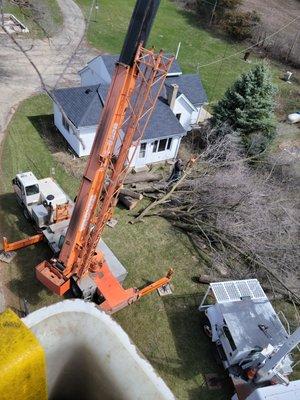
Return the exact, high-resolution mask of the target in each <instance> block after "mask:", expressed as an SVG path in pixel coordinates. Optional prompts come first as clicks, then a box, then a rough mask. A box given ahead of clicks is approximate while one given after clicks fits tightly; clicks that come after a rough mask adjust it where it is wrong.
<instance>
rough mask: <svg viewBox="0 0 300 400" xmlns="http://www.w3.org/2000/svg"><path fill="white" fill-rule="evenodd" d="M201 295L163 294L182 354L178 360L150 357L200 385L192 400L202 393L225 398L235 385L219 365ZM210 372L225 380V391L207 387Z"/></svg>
mask: <svg viewBox="0 0 300 400" xmlns="http://www.w3.org/2000/svg"><path fill="white" fill-rule="evenodd" d="M201 297H202V296H200V295H199V294H196V295H193V294H188V295H180V296H173V295H172V296H170V297H165V298H163V304H164V308H165V311H166V314H167V317H168V321H169V325H170V330H171V332H172V335H173V340H174V343H175V346H176V352H177V354H178V358H177V359H176V360H174V359H171V358H169V357H168V354H165V357H163V358H157V357H152V358H150V362H151V363H152V364H153V366H154V367H155V368H157V369H158V370H160V371H165V372H167V373H168V374H170V373H171V374H172V375H173V376H175V377H178V378H179V379H184V380H194V381H195V382H196V386H198V385H199V387H198V388H196V389H191V391H190V392H189V399H190V400H196V399H199V398H202V396H203V398H205V399H216V398H218V400H222V399H224V400H225V399H227V398H228V397H229V395H230V394H231V392H232V388H231V386H230V381H229V379H228V378H227V376H226V374H225V372H224V370H223V369H222V368H221V367H219V366H218V365H217V361H216V359H215V357H214V355H213V354H214V346H213V344H212V343H211V342H210V341H209V339H208V338H207V336H206V335H205V334H204V332H203V329H202V325H203V316H202V314H200V313H199V311H198V306H199V304H200V301H201ZM207 373H217V374H218V375H219V377H220V379H221V381H222V384H223V390H222V391H217V390H209V389H208V388H207V387H206V385H205V384H204V383H203V382H204V381H203V379H204V374H207Z"/></svg>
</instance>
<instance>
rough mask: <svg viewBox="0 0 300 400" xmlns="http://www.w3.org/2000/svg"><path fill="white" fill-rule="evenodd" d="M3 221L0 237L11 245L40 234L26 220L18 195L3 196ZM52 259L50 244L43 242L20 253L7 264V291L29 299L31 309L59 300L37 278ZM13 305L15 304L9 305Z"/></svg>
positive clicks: (0, 202) (0, 212)
mask: <svg viewBox="0 0 300 400" xmlns="http://www.w3.org/2000/svg"><path fill="white" fill-rule="evenodd" d="M0 221H1V227H0V234H1V235H4V236H6V237H7V238H8V241H9V242H14V241H17V240H20V239H21V238H24V237H26V236H31V235H34V234H36V231H35V229H34V228H33V226H32V225H31V223H30V222H29V221H28V220H26V218H25V217H24V215H23V212H22V209H21V207H20V206H19V205H18V204H17V201H16V196H15V194H14V193H5V194H2V195H0ZM51 256H52V253H51V251H50V249H49V247H48V246H47V244H46V243H39V244H37V245H35V246H30V247H27V248H24V249H21V250H18V251H17V255H16V257H15V258H14V260H13V261H12V262H11V263H10V264H4V263H3V268H4V271H6V272H7V273H8V274H9V275H8V278H9V279H7V281H8V283H7V284H6V286H7V288H8V289H9V290H10V291H11V292H12V293H13V294H15V295H16V296H17V297H18V298H19V299H26V300H27V301H28V303H29V306H30V308H31V306H38V305H45V302H44V300H45V299H47V302H48V301H49V302H51V301H52V302H53V301H54V300H53V299H55V297H56V296H52V295H51V294H50V292H48V291H47V289H45V288H44V287H43V285H42V284H41V283H40V282H38V281H37V279H36V277H35V266H36V265H38V264H39V263H40V262H41V261H43V260H45V259H49V258H51ZM1 268H2V265H1ZM52 297H53V299H52ZM9 306H13V305H11V304H9ZM34 308H36V307H34Z"/></svg>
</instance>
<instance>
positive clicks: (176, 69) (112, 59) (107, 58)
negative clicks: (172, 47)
mask: <svg viewBox="0 0 300 400" xmlns="http://www.w3.org/2000/svg"><path fill="white" fill-rule="evenodd" d="M165 56H166V57H167V58H170V57H171V56H172V54H165ZM99 57H101V58H102V60H103V62H104V64H105V66H106V68H107V71H108V73H109V75H110V76H111V77H112V75H113V72H114V68H115V64H116V62H117V61H118V59H119V55H111V54H103V55H101V56H99ZM169 73H171V74H176V73H177V74H181V73H182V71H181V68H180V65H179V64H178V61H177V60H174V61H173V63H172V65H171V68H170V71H169Z"/></svg>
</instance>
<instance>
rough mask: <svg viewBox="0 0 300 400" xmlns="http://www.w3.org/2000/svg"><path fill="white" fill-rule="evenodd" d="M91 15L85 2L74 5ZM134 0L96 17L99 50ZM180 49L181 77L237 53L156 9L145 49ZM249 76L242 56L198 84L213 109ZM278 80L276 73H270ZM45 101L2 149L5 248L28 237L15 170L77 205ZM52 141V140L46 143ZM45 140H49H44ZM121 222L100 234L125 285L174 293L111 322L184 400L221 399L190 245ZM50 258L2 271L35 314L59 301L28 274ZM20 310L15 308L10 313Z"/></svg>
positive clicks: (187, 20) (124, 21) (172, 9)
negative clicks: (155, 285) (163, 282)
mask: <svg viewBox="0 0 300 400" xmlns="http://www.w3.org/2000/svg"><path fill="white" fill-rule="evenodd" d="M77 2H78V3H79V4H80V5H81V6H83V7H84V9H85V10H86V11H88V8H89V5H90V4H91V3H90V0H77ZM133 4H134V0H113V1H110V0H102V1H100V2H99V5H100V9H99V12H98V15H96V14H95V13H94V14H93V16H92V21H91V24H90V29H89V31H88V40H89V41H90V43H91V44H92V45H94V46H95V47H98V48H100V49H101V50H103V51H106V52H111V53H118V52H119V51H120V49H121V46H122V42H123V38H124V33H125V31H126V28H127V25H128V21H129V18H130V15H131V11H132V6H133ZM179 40H180V41H181V42H182V47H181V52H180V56H179V61H180V63H181V65H182V68H183V70H184V72H195V71H196V70H197V65H198V64H203V63H207V62H210V61H212V60H215V59H217V58H219V57H222V56H223V55H224V54H225V53H226V54H231V53H234V52H235V51H237V50H239V49H240V48H241V47H240V46H236V45H233V44H229V43H228V44H227V42H226V41H224V40H222V39H220V38H217V37H214V36H212V35H211V34H209V33H208V32H206V31H205V30H203V29H200V27H199V26H198V23H197V20H196V19H195V17H194V16H193V15H192V14H190V13H186V12H183V11H182V10H180V9H178V8H176V6H175V5H174V3H172V2H170V1H167V0H162V4H161V7H160V10H159V14H158V17H157V20H156V22H155V25H154V30H153V33H152V36H151V39H150V41H149V45H151V44H152V43H154V44H155V45H156V47H157V48H160V47H163V48H164V49H165V50H166V51H168V52H174V51H175V50H176V47H177V43H178V41H179ZM248 68H250V65H249V64H246V63H244V62H243V61H242V60H241V59H240V57H236V58H233V59H230V60H228V61H226V62H224V63H222V64H215V65H213V66H210V67H207V68H206V67H205V68H204V67H203V68H200V73H201V75H202V79H203V84H204V86H205V88H206V90H207V92H208V96H209V98H210V100H211V101H212V100H215V99H218V98H219V97H220V96H221V95H222V93H223V92H224V90H225V89H226V87H227V86H228V85H229V84H230V83H231V82H233V81H234V80H235V79H236V77H237V75H238V74H240V73H241V72H242V71H244V70H247V69H248ZM274 74H275V75H277V74H278V70H277V69H274ZM51 114H52V106H51V102H50V101H49V100H48V98H47V97H46V96H44V95H39V96H35V97H32V98H30V99H28V100H26V101H25V102H24V103H22V104H21V106H20V107H19V109H18V111H17V112H16V114H15V115H14V117H13V119H12V121H11V123H10V125H9V127H8V135H7V138H6V140H5V142H4V144H3V152H2V164H1V169H2V172H1V174H2V177H1V178H2V179H1V188H0V196H1V202H0V220H1V228H0V233H6V235H7V236H8V237H9V238H10V239H11V240H13V239H18V238H20V237H23V236H25V235H28V234H32V233H33V232H32V228H31V227H30V225H29V224H28V223H27V222H26V221H25V219H24V218H23V216H22V213H21V210H20V209H19V208H18V207H17V205H16V202H15V198H14V196H13V194H12V193H11V184H10V182H11V179H12V177H13V176H14V175H15V174H16V173H17V172H19V171H25V170H32V171H33V172H34V173H35V174H36V175H37V176H38V177H39V178H40V177H45V176H48V175H49V174H50V173H51V172H52V169H53V168H54V170H55V178H56V179H57V181H58V182H59V183H60V184H61V186H62V187H63V188H64V190H66V192H68V193H69V194H70V196H72V197H74V196H75V194H76V192H77V188H78V184H79V182H78V180H77V179H76V178H75V177H74V176H73V175H72V174H68V173H67V172H66V169H65V168H63V166H62V165H61V164H59V162H58V161H57V159H56V158H55V157H54V155H53V152H54V150H53V149H52V148H51V147H49V140H48V138H49V136H50V135H53V140H56V139H57V137H56V136H55V134H54V133H52V132H53V126H52V122H51V117H50V115H51ZM47 135H48V136H47ZM50 139H51V136H50ZM116 215H117V218H118V220H119V223H118V225H117V226H116V228H115V229H109V228H106V231H105V240H106V242H107V244H108V245H109V246H110V247H111V248H112V250H113V251H114V252H115V254H116V255H117V256H118V258H119V259H120V260H121V261H122V262H123V264H124V265H125V266H126V268H127V269H128V272H129V276H128V278H127V280H126V285H128V286H131V285H134V286H137V287H141V286H143V285H145V284H146V283H147V282H148V281H149V280H154V279H157V278H159V277H160V276H161V275H162V274H164V273H165V272H166V271H167V269H168V268H169V267H170V266H172V267H173V268H174V269H175V276H174V279H173V288H174V294H173V295H172V296H170V297H166V298H160V297H158V295H157V294H156V293H154V294H152V295H150V296H149V297H147V298H144V299H142V300H141V301H140V302H138V303H136V304H134V305H132V306H131V307H127V308H126V309H124V310H122V311H120V312H118V313H117V314H116V315H115V318H116V319H117V320H118V322H119V323H120V324H121V325H122V326H123V327H124V329H125V330H126V332H127V333H128V334H129V336H130V337H131V338H132V340H133V341H134V342H135V343H136V345H137V346H138V348H139V349H140V350H141V351H142V353H143V354H144V355H145V356H146V357H147V358H148V359H149V360H150V362H151V363H152V365H153V366H154V367H155V368H156V369H157V371H158V373H159V374H160V375H161V376H162V377H163V379H165V381H166V382H167V384H168V385H169V386H170V388H171V389H172V391H173V392H174V394H175V395H176V397H177V398H178V399H180V400H194V399H195V400H196V399H197V400H198V399H200V398H201V399H203V400H210V399H211V400H216V399H218V400H223V399H224V400H225V399H228V398H229V397H230V389H229V388H228V387H227V385H225V389H224V390H222V391H208V390H207V388H206V386H205V384H204V378H203V374H204V373H209V372H218V373H220V375H221V376H224V375H223V372H222V371H221V370H219V369H218V367H217V366H216V364H215V361H214V358H213V356H212V347H211V346H210V344H209V342H208V340H207V338H206V337H204V335H203V334H202V332H201V327H200V320H199V314H198V312H197V305H198V304H199V299H200V297H201V295H202V294H203V292H204V290H205V288H204V287H202V286H198V285H197V284H195V283H193V281H192V277H193V276H197V275H199V274H201V272H202V271H203V266H202V265H201V261H199V259H198V257H197V254H196V253H195V251H194V249H193V248H192V246H191V244H190V242H189V241H188V239H187V237H186V236H185V235H183V234H181V233H180V232H179V231H177V230H174V229H173V228H172V227H171V226H170V225H169V223H167V222H166V221H165V220H163V219H159V218H151V219H150V218H149V219H146V220H145V222H144V223H140V224H136V225H131V224H129V223H128V221H129V220H130V218H131V217H132V213H129V212H127V211H125V210H123V209H117V211H116ZM45 257H50V252H49V250H48V248H47V246H46V245H39V246H36V247H32V248H28V249H24V250H22V251H20V252H19V253H18V256H17V258H16V260H15V262H14V263H13V264H11V265H10V266H9V267H7V273H8V274H9V279H10V282H9V284H8V285H9V288H10V289H11V291H12V292H13V293H14V294H17V295H18V296H19V297H21V298H22V297H25V298H26V299H28V301H29V303H30V305H31V309H36V308H39V307H41V306H42V305H45V304H49V303H51V302H55V301H58V300H59V298H58V297H57V296H54V295H52V294H50V293H49V292H48V291H47V290H46V289H45V288H43V287H42V286H41V285H40V284H39V283H38V282H36V280H35V278H34V266H35V265H36V264H37V263H38V262H39V261H41V260H42V259H44V258H45ZM14 306H15V307H17V304H14Z"/></svg>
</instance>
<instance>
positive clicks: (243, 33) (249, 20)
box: [222, 11, 260, 40]
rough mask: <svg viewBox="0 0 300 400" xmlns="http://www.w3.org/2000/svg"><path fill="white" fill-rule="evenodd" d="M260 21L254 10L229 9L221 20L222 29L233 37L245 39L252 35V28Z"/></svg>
mask: <svg viewBox="0 0 300 400" xmlns="http://www.w3.org/2000/svg"><path fill="white" fill-rule="evenodd" d="M259 21H260V18H259V15H258V14H257V12H256V11H252V12H238V11H229V12H227V13H226V18H224V21H223V22H222V26H223V29H224V31H225V32H226V33H227V34H228V35H229V36H231V37H232V38H234V39H237V40H245V39H248V38H250V37H251V36H252V29H253V27H254V26H255V25H257V24H258V22H259Z"/></svg>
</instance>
